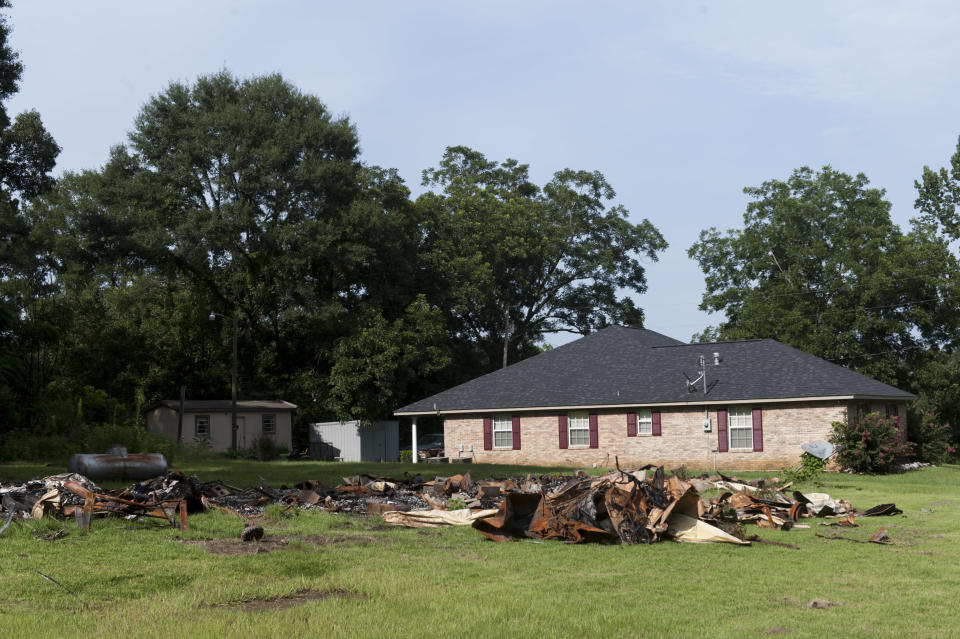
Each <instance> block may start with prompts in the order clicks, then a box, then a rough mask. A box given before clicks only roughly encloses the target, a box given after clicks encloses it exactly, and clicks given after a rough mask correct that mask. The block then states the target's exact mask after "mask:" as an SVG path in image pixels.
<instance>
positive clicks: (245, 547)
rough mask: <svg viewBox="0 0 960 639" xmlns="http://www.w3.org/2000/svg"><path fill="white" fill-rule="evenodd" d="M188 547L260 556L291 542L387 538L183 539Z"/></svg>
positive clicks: (381, 540) (356, 542)
mask: <svg viewBox="0 0 960 639" xmlns="http://www.w3.org/2000/svg"><path fill="white" fill-rule="evenodd" d="M181 541H182V543H184V544H187V545H188V546H200V547H201V548H203V549H204V550H206V551H207V552H208V553H210V554H212V555H234V556H237V555H262V554H264V553H268V552H273V551H275V550H283V549H285V548H289V547H290V544H291V542H301V543H304V544H310V545H312V546H323V547H327V546H370V545H372V544H384V545H389V544H391V543H392V542H393V540H392V539H390V538H388V537H374V536H373V535H345V534H336V535H290V536H289V537H286V538H284V537H273V536H267V537H264V538H263V539H261V540H260V541H249V542H246V541H241V540H240V539H235V538H232V537H231V538H228V539H183V540H181Z"/></svg>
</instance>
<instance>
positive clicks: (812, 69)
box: [7, 0, 960, 343]
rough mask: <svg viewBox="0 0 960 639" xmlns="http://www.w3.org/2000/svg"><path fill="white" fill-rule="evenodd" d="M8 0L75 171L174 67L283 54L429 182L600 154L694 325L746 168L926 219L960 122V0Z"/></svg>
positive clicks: (101, 153) (42, 102)
mask: <svg viewBox="0 0 960 639" xmlns="http://www.w3.org/2000/svg"><path fill="white" fill-rule="evenodd" d="M7 14H8V17H9V20H10V22H11V23H12V25H13V28H14V31H13V35H12V45H13V47H14V48H15V49H17V50H19V51H20V53H21V56H22V59H23V62H24V64H25V66H26V70H25V73H24V76H23V81H22V84H21V92H20V94H19V95H17V96H16V97H15V98H14V99H13V100H11V103H10V105H9V108H10V111H11V112H17V111H21V110H24V109H28V108H36V109H38V110H39V111H40V113H41V115H42V117H43V119H44V122H45V123H46V125H47V127H48V129H49V130H50V131H51V132H52V133H53V135H54V137H55V138H56V139H57V141H58V143H59V144H60V145H61V146H62V147H63V152H62V154H61V156H60V162H59V166H58V173H59V172H60V171H63V170H79V169H84V168H96V167H98V166H100V165H101V164H102V163H103V162H104V161H105V159H106V157H107V153H108V150H109V148H110V146H112V145H114V144H116V143H119V142H122V141H124V140H125V136H126V134H127V132H128V131H129V130H130V129H131V127H132V122H133V119H134V117H135V116H136V114H137V112H138V111H139V109H140V107H141V106H142V105H143V104H144V102H145V101H146V100H147V99H148V98H149V97H150V96H151V95H154V94H156V93H158V92H160V91H162V90H163V88H164V87H165V86H166V85H167V84H168V83H169V82H170V81H173V80H182V81H187V82H192V81H193V80H194V79H195V78H196V77H197V76H198V75H203V74H209V73H213V72H216V71H218V70H220V69H223V68H227V69H229V70H230V71H232V72H233V73H234V74H236V75H238V76H241V77H242V76H249V75H255V74H263V73H271V72H280V73H282V74H283V75H284V76H285V77H286V78H287V79H288V80H289V81H290V82H292V83H294V84H295V85H297V86H298V87H299V88H300V89H301V90H303V91H304V92H308V93H312V94H314V95H317V96H319V97H320V98H321V99H322V100H323V101H324V102H325V103H326V104H327V106H328V108H329V109H330V110H331V111H333V112H334V113H337V114H345V115H348V116H349V117H350V118H351V119H352V120H353V122H354V123H355V124H356V126H357V128H358V130H359V133H360V137H361V146H362V150H363V157H364V161H365V162H367V163H370V164H378V165H381V166H388V167H396V168H397V169H398V170H399V171H400V174H401V176H403V178H404V179H405V180H406V181H407V183H408V184H409V185H410V187H411V188H412V189H413V190H414V192H418V191H419V188H420V187H419V183H420V172H421V171H422V170H423V169H424V168H427V167H431V166H435V165H436V163H437V162H438V160H439V159H440V157H441V155H442V153H443V150H444V148H445V147H447V146H452V145H458V144H465V145H467V146H471V147H473V148H475V149H477V150H479V151H481V152H483V153H484V154H485V155H487V157H488V158H491V159H498V160H502V159H505V158H507V157H512V158H516V159H517V160H519V161H521V162H524V163H528V164H530V167H531V174H532V175H533V177H534V179H535V180H536V181H537V182H539V183H541V184H542V183H543V182H545V181H547V180H548V179H549V178H550V176H551V175H552V173H553V172H554V171H556V170H558V169H561V168H566V167H570V168H574V169H588V170H599V171H601V172H602V173H603V174H604V175H605V176H606V177H607V179H608V181H609V182H610V183H611V184H612V185H613V187H614V188H615V189H616V191H617V200H616V201H617V202H618V203H620V204H623V205H624V206H625V207H626V208H627V209H629V210H630V212H631V216H632V217H633V218H635V219H637V220H639V219H641V218H648V219H650V220H651V221H652V222H653V223H654V224H655V225H656V226H657V227H658V228H659V229H660V230H661V232H662V233H663V234H664V236H665V237H666V239H667V241H668V242H669V243H670V248H669V249H668V250H667V251H666V253H664V254H663V255H662V257H661V259H660V261H659V262H658V263H654V264H650V265H649V266H648V271H647V274H648V283H649V291H648V293H647V294H646V295H643V296H641V297H640V299H639V303H640V305H641V306H642V307H643V308H644V309H645V311H646V314H647V327H648V328H651V329H653V330H657V331H660V332H663V333H666V334H668V335H671V336H674V337H677V338H680V339H689V337H690V336H691V334H693V333H694V332H696V331H699V330H701V329H702V328H704V327H705V326H707V325H709V324H712V323H716V321H718V320H717V318H716V317H715V316H713V317H711V316H708V315H707V314H705V313H702V312H701V311H699V310H697V305H698V304H699V301H700V297H701V295H702V293H703V275H702V273H701V272H700V270H699V268H698V267H697V265H696V263H694V262H693V261H692V260H690V259H688V258H687V256H686V252H687V249H688V248H689V246H690V245H691V244H692V243H693V242H694V241H696V239H697V236H698V234H699V232H700V230H701V229H703V228H707V227H710V226H717V227H718V228H721V229H728V228H734V227H738V226H739V225H740V224H741V223H742V214H743V210H744V207H745V205H746V202H747V200H746V198H745V196H744V195H743V193H742V189H743V187H745V186H753V185H758V184H760V183H761V182H763V181H764V180H767V179H773V178H785V177H787V176H788V175H789V174H790V172H791V171H792V170H793V169H794V168H796V167H800V166H804V165H806V166H811V167H817V168H818V167H821V166H823V165H825V164H830V165H832V166H833V167H835V168H836V169H838V170H842V171H846V172H848V173H858V172H863V173H865V174H866V175H867V176H868V177H869V178H870V180H871V182H872V183H873V185H874V186H877V187H882V188H885V189H886V190H887V193H888V197H889V199H890V200H891V201H892V202H893V205H894V206H893V215H894V219H895V221H896V222H898V223H900V224H901V225H904V226H906V225H907V223H908V221H909V219H910V218H911V217H912V216H913V215H914V211H913V200H914V197H915V196H914V190H913V181H914V179H916V178H917V177H918V176H919V175H920V173H921V170H922V167H923V166H924V165H925V164H926V165H931V166H942V165H944V164H946V163H947V161H948V158H949V156H950V154H951V153H952V152H953V150H954V149H955V147H956V143H957V136H958V134H960V117H958V112H957V108H956V105H957V104H960V100H958V97H960V96H958V93H960V83H958V82H957V81H956V69H957V68H960V44H958V42H960V40H958V38H957V37H956V34H957V33H960V5H956V4H955V3H951V2H923V1H916V2H909V3H906V2H904V3H892V2H882V1H869V2H843V3H837V2H806V3H792V4H789V5H788V4H787V3H774V2H769V1H767V2H764V1H756V2H705V1H701V2H636V3H613V2H591V3H589V4H587V3H568V2H523V3H519V2H513V3H507V2H484V3H471V4H470V5H466V4H465V3H457V2H449V1H447V2H414V1H410V2H368V3H362V2H352V3H344V2H308V1H306V0H300V1H294V0H286V1H275V2H266V1H261V2H254V1H242V0H233V1H229V2H228V1H226V0H206V1H204V2H196V1H182V0H168V1H167V2H163V3H141V2H129V1H128V0H126V1H109V0H101V1H97V2H87V3H80V2H76V0H69V1H68V0H43V1H42V2H41V1H38V0H14V7H13V8H12V9H10V10H8V12H7ZM567 339H569V338H564V337H560V338H558V339H555V340H551V341H554V342H555V343H560V342H563V341H566V340H567Z"/></svg>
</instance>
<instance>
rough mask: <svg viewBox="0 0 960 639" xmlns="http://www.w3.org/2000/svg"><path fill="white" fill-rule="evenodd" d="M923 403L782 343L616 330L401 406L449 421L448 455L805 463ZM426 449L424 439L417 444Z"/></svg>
mask: <svg viewBox="0 0 960 639" xmlns="http://www.w3.org/2000/svg"><path fill="white" fill-rule="evenodd" d="M913 398H914V396H913V395H912V394H910V393H907V392H905V391H902V390H899V389H897V388H894V387H892V386H889V385H887V384H883V383H881V382H878V381H876V380H874V379H870V378H869V377H865V376H863V375H860V374H859V373H855V372H853V371H851V370H850V369H847V368H843V367H841V366H837V365H835V364H831V363H830V362H827V361H826V360H823V359H820V358H819V357H814V356H813V355H808V354H807V353H804V352H802V351H799V350H797V349H795V348H792V347H790V346H786V345H785V344H781V343H780V342H777V341H775V340H771V339H759V340H743V341H735V342H716V343H704V344H684V343H683V342H680V341H678V340H675V339H672V338H670V337H667V336H665V335H661V334H659V333H656V332H654V331H650V330H646V329H635V328H626V327H622V326H612V327H609V328H605V329H602V330H600V331H597V332H595V333H593V334H591V335H588V336H586V337H583V338H581V339H578V340H576V341H574V342H571V343H569V344H565V345H564V346H560V347H558V348H555V349H553V350H550V351H546V352H544V353H541V354H539V355H536V356H534V357H531V358H529V359H526V360H523V361H521V362H518V363H516V364H513V365H511V366H508V367H506V368H504V369H501V370H498V371H495V372H493V373H489V374H487V375H484V376H482V377H479V378H477V379H474V380H471V381H469V382H467V383H465V384H461V385H459V386H456V387H454V388H451V389H449V390H446V391H444V392H442V393H438V394H436V395H433V396H432V397H427V398H425V399H422V400H420V401H417V402H414V403H412V404H409V405H407V406H404V407H403V408H400V409H398V410H397V411H395V413H394V414H395V415H396V416H398V417H409V418H411V419H412V422H413V432H414V439H415V437H416V418H417V417H418V416H425V415H438V416H440V417H442V419H443V430H444V445H445V454H446V455H447V456H448V457H472V458H473V459H474V461H476V462H480V463H502V464H540V465H572V466H591V465H593V464H597V465H602V466H612V465H613V463H614V459H615V457H619V459H620V463H621V465H626V466H633V467H636V466H638V465H643V464H650V463H652V464H666V465H668V466H671V467H675V466H679V465H681V464H685V465H687V466H688V467H690V468H696V469H708V468H712V467H713V466H714V465H716V467H717V468H718V469H720V470H724V469H727V470H734V469H736V470H751V469H755V470H767V469H776V468H781V467H783V466H788V465H793V464H795V463H796V462H797V459H798V457H799V456H800V454H801V453H802V451H801V449H800V445H801V444H803V443H805V442H810V441H817V440H825V439H827V437H828V436H829V433H830V425H831V422H834V421H846V420H856V419H857V418H858V416H859V415H862V414H865V413H867V412H874V411H879V412H883V413H886V414H887V415H894V416H896V418H897V419H898V421H899V423H900V424H901V436H903V433H904V427H905V424H906V402H907V401H909V400H911V399H913ZM414 445H415V444H414Z"/></svg>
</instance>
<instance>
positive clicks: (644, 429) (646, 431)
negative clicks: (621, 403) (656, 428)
mask: <svg viewBox="0 0 960 639" xmlns="http://www.w3.org/2000/svg"><path fill="white" fill-rule="evenodd" d="M637 435H653V411H652V410H650V409H649V408H641V409H639V410H638V411H637Z"/></svg>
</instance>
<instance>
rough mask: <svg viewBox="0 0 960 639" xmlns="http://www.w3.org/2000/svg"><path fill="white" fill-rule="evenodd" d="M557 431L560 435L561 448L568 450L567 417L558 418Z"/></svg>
mask: <svg viewBox="0 0 960 639" xmlns="http://www.w3.org/2000/svg"><path fill="white" fill-rule="evenodd" d="M557 430H558V432H559V434H560V448H567V416H566V415H560V416H558V417H557Z"/></svg>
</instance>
